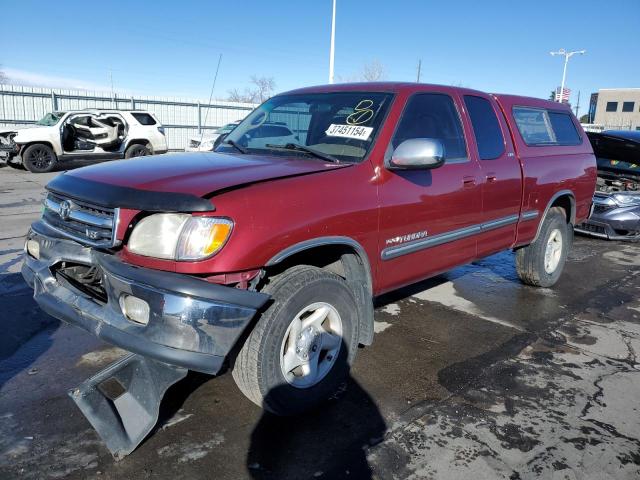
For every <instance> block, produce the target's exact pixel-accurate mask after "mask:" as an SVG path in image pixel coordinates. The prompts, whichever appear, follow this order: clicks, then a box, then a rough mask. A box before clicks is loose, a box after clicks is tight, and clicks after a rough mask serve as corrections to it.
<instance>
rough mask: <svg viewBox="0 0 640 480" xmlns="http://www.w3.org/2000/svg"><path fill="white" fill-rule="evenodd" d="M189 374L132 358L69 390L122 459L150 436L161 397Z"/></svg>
mask: <svg viewBox="0 0 640 480" xmlns="http://www.w3.org/2000/svg"><path fill="white" fill-rule="evenodd" d="M187 372H188V370H187V369H185V368H180V367H174V366H171V365H167V364H165V363H161V362H156V361H154V360H151V359H149V358H145V357H142V356H140V355H134V354H130V355H127V356H125V357H123V358H121V359H120V360H118V361H117V362H115V363H112V364H111V365H109V366H108V367H107V368H105V369H104V370H102V371H101V372H99V373H97V374H96V375H94V376H93V377H91V378H89V379H88V380H86V381H85V382H83V383H82V384H81V385H79V386H78V387H76V388H74V389H72V390H70V391H69V396H70V397H71V398H72V399H73V401H74V402H75V403H76V405H77V406H78V408H80V410H81V411H82V413H83V414H84V416H85V417H86V418H87V420H89V423H91V425H92V426H93V428H94V429H95V430H96V432H98V435H100V438H102V440H103V441H104V443H105V444H106V445H107V448H108V449H109V451H110V452H111V454H112V455H113V456H114V457H115V458H116V459H121V458H123V457H125V456H126V455H129V454H130V453H131V452H132V451H133V450H135V448H136V447H137V446H138V445H139V444H140V443H141V442H142V441H143V440H144V439H145V437H146V436H147V435H148V434H149V432H151V430H152V429H153V427H154V426H155V424H156V423H157V421H158V414H159V412H160V402H161V401H162V397H163V396H164V394H165V392H166V391H167V390H168V388H169V387H170V386H171V385H173V384H175V383H176V382H178V381H179V380H181V379H183V378H184V377H185V376H186V375H187Z"/></svg>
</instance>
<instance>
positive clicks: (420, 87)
mask: <svg viewBox="0 0 640 480" xmlns="http://www.w3.org/2000/svg"><path fill="white" fill-rule="evenodd" d="M362 90H365V91H371V92H389V93H412V92H420V91H429V90H438V91H441V92H450V93H453V92H457V93H460V94H463V95H473V94H474V93H475V94H477V93H483V94H485V95H486V94H488V93H487V92H481V91H479V90H474V89H472V88H466V87H456V86H451V85H437V84H430V83H416V82H356V83H337V84H335V83H334V84H330V85H315V86H311V87H304V88H298V89H295V90H290V91H288V92H283V93H282V94H281V95H289V94H301V93H325V92H355V91H362ZM490 95H493V97H494V98H496V99H497V100H498V102H500V103H501V104H503V105H505V106H506V104H509V105H527V106H537V107H541V108H554V109H569V107H568V106H567V105H566V104H560V103H557V102H552V101H550V100H544V99H541V98H535V97H525V96H519V95H509V94H502V93H496V94H490Z"/></svg>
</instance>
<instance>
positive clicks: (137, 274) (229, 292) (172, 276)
mask: <svg viewBox="0 0 640 480" xmlns="http://www.w3.org/2000/svg"><path fill="white" fill-rule="evenodd" d="M94 256H95V258H96V260H97V261H98V263H99V264H100V265H101V266H103V267H104V268H105V269H106V270H108V271H109V272H110V273H112V274H113V275H115V276H118V277H122V278H127V279H135V281H136V282H140V283H142V284H145V285H149V286H152V287H154V288H160V289H163V290H167V291H170V292H172V293H178V294H183V295H189V296H192V297H199V298H204V299H206V300H211V301H214V302H221V303H228V304H232V305H239V306H241V307H247V308H252V309H254V310H258V309H259V308H261V307H262V306H263V305H264V304H265V303H267V300H269V298H270V296H269V295H267V294H266V293H260V292H251V291H248V290H240V289H239V288H231V287H227V286H223V285H218V284H215V283H210V282H207V281H206V280H200V279H198V278H194V277H190V276H188V275H183V274H180V273H173V272H164V271H160V270H151V269H149V268H141V267H135V266H133V265H128V264H126V263H123V262H122V261H120V260H118V259H117V258H116V257H115V256H114V255H109V254H105V253H100V252H96V251H94Z"/></svg>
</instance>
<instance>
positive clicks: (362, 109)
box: [347, 100, 374, 125]
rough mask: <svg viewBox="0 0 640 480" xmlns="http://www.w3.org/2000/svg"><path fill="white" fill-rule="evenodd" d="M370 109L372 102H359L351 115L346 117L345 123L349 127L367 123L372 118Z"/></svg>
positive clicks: (372, 112)
mask: <svg viewBox="0 0 640 480" xmlns="http://www.w3.org/2000/svg"><path fill="white" fill-rule="evenodd" d="M371 107H373V100H361V101H360V102H359V103H358V105H356V108H354V109H353V110H354V111H353V113H352V114H351V115H349V116H348V117H347V123H348V124H349V125H362V124H363V123H367V122H368V121H369V120H371V119H372V118H373V114H374V111H373V110H371Z"/></svg>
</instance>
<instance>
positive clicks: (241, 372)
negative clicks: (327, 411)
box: [232, 266, 358, 415]
mask: <svg viewBox="0 0 640 480" xmlns="http://www.w3.org/2000/svg"><path fill="white" fill-rule="evenodd" d="M264 291H265V292H266V293H269V294H271V297H272V300H273V303H272V304H271V306H270V307H269V308H268V309H267V310H266V311H265V312H264V313H263V314H262V316H261V317H260V319H259V321H258V323H257V324H256V326H255V328H254V329H253V331H252V332H251V334H250V335H249V337H248V338H247V339H246V341H245V343H244V345H243V346H242V349H241V350H240V352H239V353H238V356H237V358H236V361H235V365H234V366H233V372H232V375H233V378H234V380H235V382H236V384H237V385H238V388H240V390H241V391H242V393H243V394H244V395H245V396H247V398H249V400H251V401H252V402H254V403H255V404H257V405H259V406H261V407H263V408H264V409H265V410H268V411H270V412H272V413H275V414H277V415H295V414H297V413H300V412H303V411H305V410H308V409H310V408H313V407H314V406H316V405H318V404H319V403H321V402H323V401H324V400H326V399H327V398H328V397H330V396H331V395H332V394H333V393H335V391H336V390H337V389H338V388H339V386H340V384H341V383H342V381H343V380H344V378H345V377H346V376H347V374H348V373H349V369H350V366H351V364H352V363H353V360H354V358H355V355H356V351H357V347H358V331H357V329H358V313H357V312H358V307H357V304H356V301H355V299H354V297H353V294H352V292H351V291H350V289H349V287H348V285H347V283H346V282H345V281H344V280H343V279H342V278H341V277H339V276H337V275H335V274H333V273H331V272H327V271H325V270H322V269H320V268H316V267H310V266H297V267H293V268H291V269H289V270H287V271H285V272H284V273H282V274H280V275H278V276H277V277H274V278H273V279H272V281H271V282H270V283H269V284H268V285H267V287H266V288H265V290H264Z"/></svg>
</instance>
